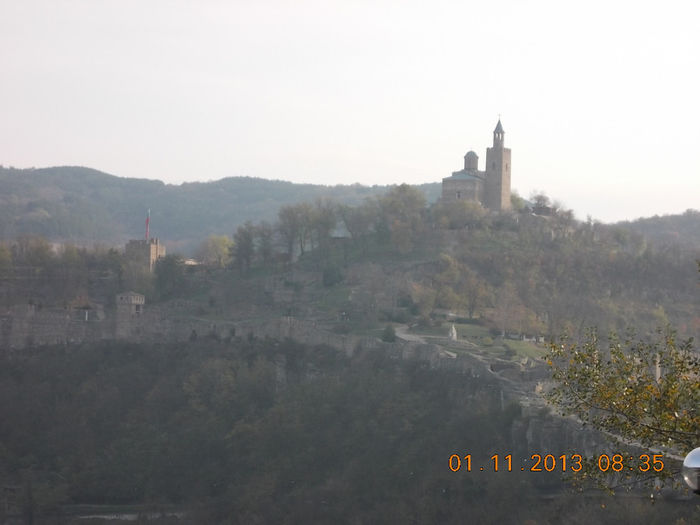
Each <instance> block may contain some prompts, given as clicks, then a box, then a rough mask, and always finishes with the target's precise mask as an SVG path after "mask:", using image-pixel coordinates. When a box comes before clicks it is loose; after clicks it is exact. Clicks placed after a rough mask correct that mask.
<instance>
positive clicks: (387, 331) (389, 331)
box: [382, 324, 396, 343]
mask: <svg viewBox="0 0 700 525" xmlns="http://www.w3.org/2000/svg"><path fill="white" fill-rule="evenodd" d="M382 341H384V342H385V343H393V342H395V341H396V330H394V327H393V326H392V325H390V324H388V325H386V326H385V327H384V330H383V331H382Z"/></svg>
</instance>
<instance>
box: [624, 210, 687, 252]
mask: <svg viewBox="0 0 700 525" xmlns="http://www.w3.org/2000/svg"><path fill="white" fill-rule="evenodd" d="M616 225H617V226H619V227H621V228H625V229H629V230H632V231H634V232H636V233H640V234H642V235H644V237H646V238H647V239H649V240H651V241H652V242H653V243H654V244H656V245H659V246H661V245H670V244H681V245H683V246H687V247H689V248H692V249H696V250H697V249H699V248H700V211H698V210H686V211H685V212H684V213H683V214H681V215H663V216H658V215H654V216H653V217H648V218H644V219H637V220H636V221H631V222H630V221H623V222H618V223H617V224H616Z"/></svg>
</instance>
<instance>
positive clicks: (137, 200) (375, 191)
mask: <svg viewBox="0 0 700 525" xmlns="http://www.w3.org/2000/svg"><path fill="white" fill-rule="evenodd" d="M388 188H389V186H372V187H368V186H361V185H359V184H354V185H337V186H322V185H314V184H295V183H292V182H285V181H280V180H267V179H257V178H252V177H227V178H224V179H221V180H217V181H212V182H188V183H183V184H181V185H172V184H165V183H163V182H162V181H157V180H148V179H133V178H123V177H117V176H114V175H109V174H107V173H103V172H101V171H98V170H95V169H92V168H85V167H80V166H60V167H52V168H37V169H31V168H30V169H15V168H5V167H0V238H2V239H6V240H7V239H13V238H15V237H17V236H18V235H23V234H35V235H42V236H44V237H46V238H47V239H49V240H52V241H70V242H74V243H77V244H92V243H95V242H100V243H104V244H121V243H123V242H125V241H126V240H127V239H131V238H138V237H140V236H141V235H142V234H143V230H144V220H145V214H146V210H148V209H149V208H150V209H151V228H152V230H151V231H152V234H153V235H154V236H157V237H160V238H161V239H163V240H165V241H166V242H168V243H169V244H170V245H172V246H173V248H175V249H183V250H185V251H187V250H190V249H192V248H193V247H194V246H196V244H197V243H198V242H199V241H201V240H202V239H203V238H204V237H206V236H207V235H209V234H211V233H217V234H228V235H232V234H233V232H234V231H235V229H236V228H237V227H238V226H239V225H241V224H243V223H244V222H245V221H247V220H250V221H252V222H258V221H262V220H267V221H270V222H274V220H275V219H276V217H277V211H278V210H279V208H280V207H282V206H285V205H288V204H295V203H298V202H302V201H313V200H314V199H316V198H318V197H327V198H330V199H333V200H334V201H336V202H338V203H341V204H348V205H355V204H359V203H360V202H362V201H363V200H364V199H365V198H367V197H371V196H376V195H380V194H382V193H384V192H385V191H386V190H387V189H388ZM419 188H420V189H421V190H423V191H424V193H425V194H426V198H427V199H428V201H429V202H432V201H434V200H436V199H437V197H438V195H439V192H440V184H439V183H433V184H424V185H421V186H419Z"/></svg>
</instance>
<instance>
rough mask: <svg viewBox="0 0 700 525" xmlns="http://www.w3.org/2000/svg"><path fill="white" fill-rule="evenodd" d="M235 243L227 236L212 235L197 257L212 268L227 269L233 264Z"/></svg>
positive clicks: (201, 246) (204, 242) (204, 243)
mask: <svg viewBox="0 0 700 525" xmlns="http://www.w3.org/2000/svg"><path fill="white" fill-rule="evenodd" d="M232 247H233V241H232V240H231V238H230V237H228V236H226V235H215V234H211V235H209V237H207V238H206V240H204V241H203V242H202V244H201V245H200V247H199V250H198V252H197V256H198V257H199V259H200V260H201V261H202V263H204V264H206V265H207V266H210V267H212V268H225V267H226V266H228V265H229V263H230V262H231V248H232Z"/></svg>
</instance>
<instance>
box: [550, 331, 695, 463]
mask: <svg viewBox="0 0 700 525" xmlns="http://www.w3.org/2000/svg"><path fill="white" fill-rule="evenodd" d="M547 364H548V365H549V366H550V367H551V369H552V377H553V379H554V381H555V386H554V388H553V389H552V390H551V391H550V392H549V393H548V395H547V397H548V399H549V401H550V402H552V403H553V404H554V405H556V406H557V407H559V409H561V410H562V412H563V413H564V414H565V415H569V414H570V415H575V416H576V417H578V418H579V419H580V420H581V421H583V422H584V423H586V424H590V425H591V426H592V427H593V428H595V429H597V430H600V431H602V432H604V433H606V434H607V435H608V436H610V437H611V438H613V440H615V441H617V442H618V443H620V444H623V445H633V444H634V445H640V446H642V447H644V448H646V449H653V450H656V451H657V452H656V453H658V450H659V449H661V447H663V448H664V449H666V450H670V451H672V452H675V453H676V454H679V455H684V454H686V453H687V452H689V451H690V450H692V449H693V448H695V447H697V446H698V444H699V443H700V356H699V355H698V354H697V353H696V352H695V351H694V350H693V346H692V339H691V340H687V341H681V342H678V341H676V336H675V333H674V332H673V331H672V330H670V329H666V330H665V331H664V330H659V331H658V332H657V333H656V334H655V335H654V336H652V337H650V338H646V339H639V338H635V337H634V335H633V334H631V335H630V336H629V337H627V338H626V339H624V340H620V339H619V338H618V337H617V336H615V335H612V336H611V337H610V338H609V340H608V341H607V344H603V342H601V340H600V339H599V338H598V335H597V333H596V332H595V331H592V332H590V333H589V334H588V336H587V338H586V339H585V340H584V341H583V342H582V343H581V344H575V343H569V342H567V341H564V342H561V343H558V344H557V343H552V344H551V345H550V348H549V354H548V356H547ZM593 471H595V469H593ZM654 474H655V473H654ZM660 474H661V475H663V474H666V475H667V476H668V475H670V472H661V473H660Z"/></svg>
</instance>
